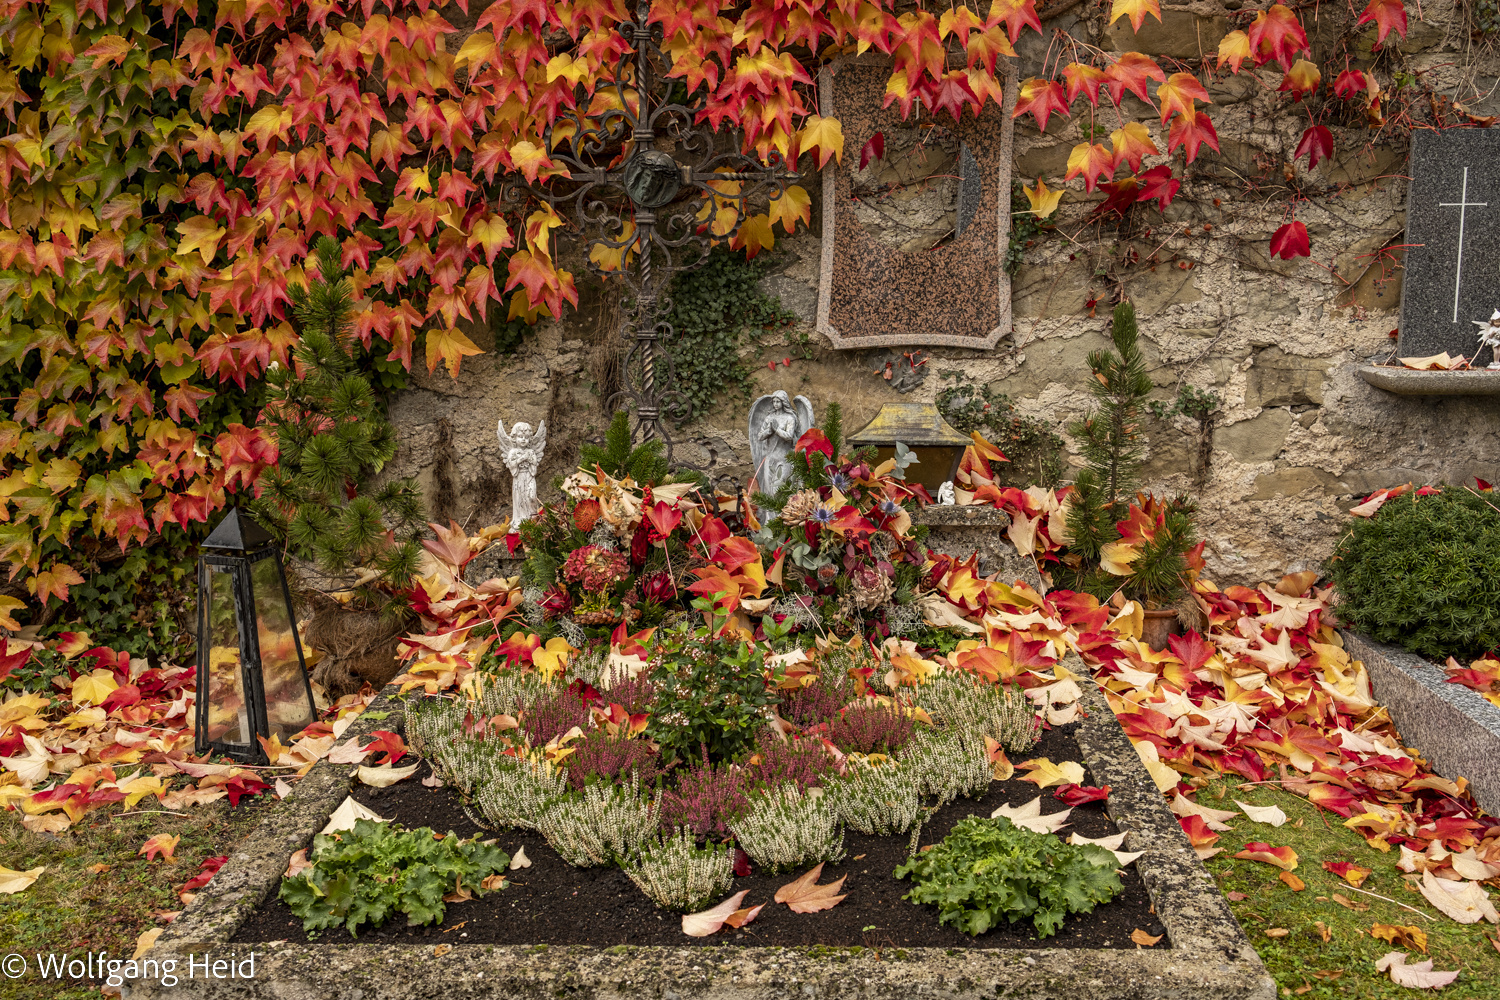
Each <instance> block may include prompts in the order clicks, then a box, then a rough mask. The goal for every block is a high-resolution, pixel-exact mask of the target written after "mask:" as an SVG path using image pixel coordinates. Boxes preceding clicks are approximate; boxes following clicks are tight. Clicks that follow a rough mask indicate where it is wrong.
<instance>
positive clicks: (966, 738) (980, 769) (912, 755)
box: [899, 726, 994, 806]
mask: <svg viewBox="0 0 1500 1000" xmlns="http://www.w3.org/2000/svg"><path fill="white" fill-rule="evenodd" d="M899 757H900V760H901V761H902V763H904V764H906V765H907V766H908V767H910V768H911V769H912V774H913V776H914V777H915V778H916V781H917V787H918V788H919V789H920V790H921V792H922V794H923V795H933V796H936V797H937V804H938V805H940V806H941V805H947V804H948V803H949V802H952V801H953V800H954V799H956V798H958V797H959V796H960V795H965V796H972V795H974V794H976V793H978V792H982V791H984V790H985V789H986V788H988V787H989V784H990V780H991V778H992V777H993V776H994V768H993V766H992V765H991V764H990V758H989V752H988V750H987V749H986V748H985V745H984V735H983V734H982V733H980V732H978V731H976V730H970V731H968V732H963V731H961V730H954V729H931V728H928V727H926V726H923V727H921V728H919V729H918V730H917V731H916V734H915V735H913V736H912V738H911V739H910V740H908V741H907V743H906V745H905V746H904V747H902V748H901V752H900V755H899Z"/></svg>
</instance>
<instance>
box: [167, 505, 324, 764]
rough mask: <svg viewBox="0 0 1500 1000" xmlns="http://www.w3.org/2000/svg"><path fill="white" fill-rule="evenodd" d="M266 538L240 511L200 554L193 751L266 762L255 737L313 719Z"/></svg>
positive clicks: (286, 601) (279, 573) (288, 609)
mask: <svg viewBox="0 0 1500 1000" xmlns="http://www.w3.org/2000/svg"><path fill="white" fill-rule="evenodd" d="M273 541H274V540H273V539H272V538H271V535H270V534H269V533H268V532H267V531H266V530H265V529H264V528H262V527H261V526H260V525H258V524H256V523H255V521H254V520H252V519H251V518H250V517H249V516H248V515H246V514H243V513H241V511H240V510H239V509H238V508H232V509H231V510H230V511H229V516H227V517H225V518H224V520H222V521H220V522H219V525H218V527H216V528H214V530H213V531H212V532H211V533H210V534H209V536H208V538H206V539H205V540H204V542H203V546H202V553H201V554H200V555H199V556H198V697H197V724H196V734H197V738H196V740H195V741H194V747H195V749H196V751H197V752H198V753H200V754H201V753H206V752H208V751H210V750H211V751H213V752H214V753H221V754H225V755H227V756H229V757H233V758H235V759H236V760H244V761H255V760H259V761H264V760H265V754H264V751H263V750H262V748H261V745H260V741H259V740H258V739H256V737H258V736H259V737H264V738H265V739H271V738H273V737H282V738H287V737H290V736H291V735H292V734H294V733H297V732H299V731H300V730H302V729H304V728H306V727H307V726H309V725H311V724H312V723H313V721H314V720H315V719H316V718H317V713H316V711H315V710H314V708H313V699H312V687H311V685H310V684H309V683H308V680H307V668H306V665H305V663H304V661H303V658H302V644H301V642H300V641H299V640H298V638H297V626H296V621H297V619H296V615H295V614H294V613H293V610H292V595H291V591H290V590H289V589H288V588H287V585H286V573H285V572H284V571H283V569H282V566H281V557H280V555H279V554H278V553H277V551H276V546H275V545H274V544H273Z"/></svg>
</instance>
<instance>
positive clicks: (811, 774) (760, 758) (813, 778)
mask: <svg viewBox="0 0 1500 1000" xmlns="http://www.w3.org/2000/svg"><path fill="white" fill-rule="evenodd" d="M837 769H838V762H837V761H835V760H834V757H833V754H831V753H829V752H828V750H827V749H826V748H825V747H824V746H823V741H822V740H820V739H818V738H817V737H815V736H793V737H789V738H787V739H782V738H781V737H780V736H777V735H776V733H775V732H774V731H773V730H772V729H771V728H770V727H767V728H765V729H762V730H761V731H760V732H759V733H757V734H756V737H755V753H754V754H753V755H751V757H750V760H749V762H748V763H747V764H746V765H745V773H746V775H747V776H748V777H749V778H750V780H751V781H752V782H754V783H756V784H760V785H780V784H786V783H792V784H795V785H797V787H799V788H803V789H807V788H815V787H817V786H818V785H821V784H822V783H823V778H824V777H825V776H827V775H829V774H831V773H833V772H834V771H836V770H837Z"/></svg>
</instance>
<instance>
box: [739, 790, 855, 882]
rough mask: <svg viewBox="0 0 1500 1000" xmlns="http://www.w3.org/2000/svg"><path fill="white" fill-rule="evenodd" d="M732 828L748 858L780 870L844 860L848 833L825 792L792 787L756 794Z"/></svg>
mask: <svg viewBox="0 0 1500 1000" xmlns="http://www.w3.org/2000/svg"><path fill="white" fill-rule="evenodd" d="M729 829H730V831H731V832H732V833H733V834H734V839H735V842H736V843H738V844H739V846H740V848H741V849H742V850H743V851H744V852H745V853H746V854H748V855H750V857H751V858H753V859H755V861H756V862H757V863H759V864H762V865H765V866H767V867H769V868H771V869H772V870H774V871H780V870H781V869H784V868H792V867H795V866H797V865H805V864H811V863H813V862H815V861H838V860H839V859H840V858H842V857H843V856H844V831H843V830H842V829H840V827H839V818H838V815H837V814H836V813H835V812H834V811H833V810H832V809H830V808H829V805H828V800H827V798H826V797H825V796H824V795H823V794H822V789H819V788H811V789H808V790H807V791H806V792H803V791H802V790H801V789H800V788H798V787H797V786H796V785H795V784H790V783H788V784H784V785H776V786H774V787H772V788H768V789H765V790H763V791H758V792H755V793H753V794H752V795H751V796H750V809H749V811H748V812H747V813H746V814H745V815H744V816H742V817H741V818H740V819H738V820H736V821H735V822H733V823H731V824H730V827H729Z"/></svg>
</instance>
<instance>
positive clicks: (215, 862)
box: [177, 854, 229, 894]
mask: <svg viewBox="0 0 1500 1000" xmlns="http://www.w3.org/2000/svg"><path fill="white" fill-rule="evenodd" d="M228 860H229V856H228V855H227V854H220V855H216V856H215V857H212V858H204V859H203V866H202V867H201V868H199V869H198V874H196V875H194V876H193V877H192V878H190V879H188V880H187V881H186V882H184V883H183V884H182V887H181V888H180V889H178V890H177V891H178V893H179V894H181V893H184V892H192V891H194V890H195V889H201V888H203V887H204V886H205V885H208V883H209V882H211V881H212V880H213V877H214V876H215V875H217V874H218V873H219V869H220V868H223V867H224V862H226V861H228Z"/></svg>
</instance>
